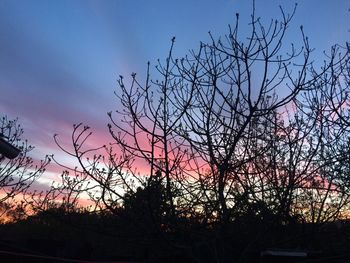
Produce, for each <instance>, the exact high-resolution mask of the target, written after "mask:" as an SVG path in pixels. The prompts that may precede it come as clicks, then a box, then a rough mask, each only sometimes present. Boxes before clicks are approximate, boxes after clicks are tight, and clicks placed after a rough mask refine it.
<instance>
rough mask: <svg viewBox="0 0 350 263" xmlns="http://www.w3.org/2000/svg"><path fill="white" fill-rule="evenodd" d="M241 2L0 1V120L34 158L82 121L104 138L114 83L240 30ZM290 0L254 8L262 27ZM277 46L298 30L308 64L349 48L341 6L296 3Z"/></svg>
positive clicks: (330, 1) (310, 0) (312, 0)
mask: <svg viewBox="0 0 350 263" xmlns="http://www.w3.org/2000/svg"><path fill="white" fill-rule="evenodd" d="M251 3H252V1H247V0H176V1H174V0H172V1H171V0H147V1H146V0H114V1H112V0H109V1H107V0H94V1H92V0H85V1H77V0H69V1H68V0H60V1H58V0H57V1H54V0H51V1H49V0H46V1H43V0H42V1H38V0H22V1H19V0H0V92H1V93H0V113H1V114H6V115H8V116H9V117H10V118H15V117H18V118H19V120H20V122H21V123H22V124H23V127H24V129H25V137H26V138H28V140H29V141H30V143H32V144H33V145H34V146H36V152H34V154H35V155H36V157H37V158H40V157H41V158H42V157H43V156H44V154H50V153H56V152H57V147H55V145H54V143H53V135H54V134H55V133H58V134H61V135H62V136H63V137H64V136H65V135H69V134H70V132H71V130H72V129H71V127H72V125H73V124H74V123H79V122H84V123H86V124H88V125H89V126H91V127H93V128H94V130H95V131H96V133H97V134H99V136H108V135H107V129H106V125H107V122H108V118H107V114H106V113H107V112H108V111H111V110H114V109H116V108H118V102H117V100H116V98H115V97H114V95H113V92H114V91H115V90H116V89H117V88H118V87H117V83H116V80H117V78H118V76H119V75H125V76H128V75H130V74H131V73H132V72H137V73H138V75H140V77H141V78H142V76H144V73H145V70H146V64H147V61H150V62H151V63H156V60H157V59H158V58H160V59H163V58H165V57H166V55H167V52H168V49H169V46H170V39H171V38H172V37H173V36H176V46H175V54H176V55H177V56H179V57H181V56H184V55H186V53H187V51H188V50H189V49H195V48H196V47H197V46H198V44H199V41H205V40H208V31H211V32H212V33H213V34H214V36H220V35H224V34H225V32H227V25H228V24H233V23H234V19H235V13H237V12H238V13H240V17H241V20H242V22H241V25H242V35H244V34H245V33H249V32H245V31H246V30H247V26H246V23H247V22H248V20H249V17H250V13H251V9H252V5H251ZM294 3H295V2H294V1H277V0H256V13H257V15H258V16H261V17H262V19H263V21H264V22H266V23H268V22H269V21H270V20H271V19H272V18H280V12H279V5H282V6H283V7H284V9H285V10H286V12H287V13H288V12H291V11H292V9H293V6H294ZM297 3H298V8H297V13H296V15H295V18H294V20H293V22H292V24H291V28H290V31H289V35H287V38H286V42H287V44H288V42H294V43H295V44H296V45H297V46H298V45H299V43H300V40H301V35H300V30H299V26H300V25H303V26H304V29H305V32H306V34H307V35H308V36H309V38H310V44H311V46H312V47H314V48H315V49H316V51H315V56H314V58H315V60H317V59H320V60H323V58H322V51H323V50H329V48H330V46H331V45H332V44H335V43H341V44H344V43H345V41H347V40H349V36H350V33H349V30H350V23H349V21H350V12H349V9H350V2H349V1H348V0H336V1H334V0H307V1H306V0H305V1H297Z"/></svg>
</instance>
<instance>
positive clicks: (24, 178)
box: [0, 116, 49, 220]
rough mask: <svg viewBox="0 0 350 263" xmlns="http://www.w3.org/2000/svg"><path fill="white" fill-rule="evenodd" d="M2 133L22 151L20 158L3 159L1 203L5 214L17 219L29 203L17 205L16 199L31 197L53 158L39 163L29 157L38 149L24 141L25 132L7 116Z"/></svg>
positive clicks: (0, 127) (0, 165)
mask: <svg viewBox="0 0 350 263" xmlns="http://www.w3.org/2000/svg"><path fill="white" fill-rule="evenodd" d="M0 133H1V134H2V136H5V138H6V140H7V141H8V142H9V143H10V144H12V145H14V146H15V147H17V148H18V149H20V150H21V153H20V154H19V156H18V157H17V158H14V159H6V158H4V156H1V158H0V192H1V193H0V203H1V205H2V206H3V207H4V209H1V213H3V215H5V216H7V217H10V218H12V219H13V220H16V219H20V218H21V215H20V214H25V210H24V209H23V206H24V205H25V204H24V203H21V202H19V203H18V204H17V205H18V206H17V205H16V204H15V201H16V200H15V198H16V197H18V196H19V199H21V198H23V196H21V195H25V194H27V192H28V190H30V186H31V185H32V184H33V183H34V182H35V181H36V180H37V179H38V178H39V177H40V176H41V175H42V174H43V173H44V171H45V167H46V165H47V164H48V162H49V159H48V158H46V159H45V160H43V161H39V162H35V161H34V160H33V159H32V158H31V157H30V156H29V153H30V151H32V150H33V148H34V147H33V146H31V145H29V144H28V142H27V140H24V139H23V138H22V136H23V129H22V127H21V126H20V124H19V123H18V120H17V119H14V120H10V119H8V118H7V117H6V116H3V117H2V118H1V119H0ZM5 202H7V203H6V204H5ZM20 211H21V213H20ZM6 214H7V215H6ZM17 217H20V218H17Z"/></svg>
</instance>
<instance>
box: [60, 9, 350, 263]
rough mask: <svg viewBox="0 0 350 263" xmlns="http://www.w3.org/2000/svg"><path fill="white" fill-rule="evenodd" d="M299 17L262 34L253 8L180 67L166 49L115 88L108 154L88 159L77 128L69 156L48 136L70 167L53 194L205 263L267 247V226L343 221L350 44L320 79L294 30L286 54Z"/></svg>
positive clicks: (85, 134) (97, 152)
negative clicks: (244, 28) (245, 21)
mask: <svg viewBox="0 0 350 263" xmlns="http://www.w3.org/2000/svg"><path fill="white" fill-rule="evenodd" d="M294 12H295V9H294V10H293V11H292V13H291V14H286V13H285V12H284V11H283V9H281V20H280V21H277V20H274V21H271V23H270V24H268V25H267V26H264V25H263V24H262V22H261V20H260V18H259V17H257V16H256V15H255V10H254V9H253V13H252V16H251V20H250V24H249V25H250V32H249V34H248V36H247V37H242V36H241V35H242V32H241V31H240V27H239V16H238V14H237V16H236V24H235V25H234V26H233V27H229V31H228V34H227V35H225V36H223V37H221V38H218V39H215V38H214V36H213V35H212V34H211V33H210V38H211V40H210V41H209V43H203V42H202V43H200V46H199V48H198V50H197V51H194V50H192V51H190V54H189V55H187V56H185V57H184V58H182V59H176V58H174V57H173V49H174V43H175V38H173V39H172V42H171V47H170V50H169V54H168V56H167V58H166V59H165V62H164V63H162V62H160V61H158V64H157V66H156V67H155V73H154V72H152V68H151V66H150V63H148V67H147V74H146V78H145V80H144V83H143V82H142V81H141V80H139V78H138V77H137V76H136V74H135V73H133V74H132V75H131V79H129V80H126V79H125V78H123V77H122V76H120V78H119V80H118V85H119V89H118V90H117V91H116V95H117V98H118V102H119V105H121V108H118V110H117V111H116V112H115V113H113V112H110V113H108V115H109V117H110V123H109V124H108V128H109V131H110V134H111V136H112V138H113V143H111V144H110V145H108V146H106V145H104V146H102V147H100V148H97V149H90V148H88V147H87V144H86V141H87V140H88V139H89V137H90V135H91V132H90V131H89V127H84V126H82V125H81V124H79V125H75V126H74V128H73V134H72V147H71V148H70V149H68V148H64V147H63V146H62V145H61V144H60V143H59V141H58V139H57V137H56V142H57V144H58V145H59V147H61V149H62V150H63V151H65V152H66V153H67V154H69V155H71V156H74V157H75V158H76V159H77V161H78V164H79V167H77V168H67V172H66V173H67V174H66V175H69V174H68V172H71V173H73V174H74V182H73V181H69V180H64V181H63V184H62V187H61V189H65V190H67V193H74V194H73V196H74V197H78V196H79V195H80V194H82V193H85V194H88V195H89V197H90V199H91V201H92V202H94V208H95V209H96V211H97V210H98V211H102V210H105V211H109V212H111V213H112V214H114V215H118V216H120V215H123V216H124V217H131V218H133V220H131V221H134V223H135V225H138V227H140V228H142V229H145V228H150V229H152V230H154V232H152V233H158V234H159V236H158V237H157V238H159V243H161V241H164V240H166V241H167V242H168V243H167V244H169V246H170V247H172V248H174V249H175V250H176V249H178V250H180V251H182V252H184V251H186V253H187V255H190V256H191V258H192V259H193V260H197V261H204V262H207V261H209V262H214V261H215V262H228V261H229V260H230V259H231V258H232V257H236V258H239V255H241V259H242V260H243V258H244V256H246V255H247V253H248V252H247V251H249V249H251V248H252V247H254V245H255V244H259V246H264V245H268V244H269V243H268V242H266V243H265V244H263V242H262V239H263V237H264V236H266V231H267V230H268V229H269V228H271V227H272V226H276V225H278V226H279V227H284V226H289V225H294V224H296V223H305V222H312V223H315V224H320V223H325V222H329V221H333V220H336V219H339V218H341V217H342V216H343V215H344V211H345V209H346V208H348V204H349V201H350V199H349V198H350V191H349V190H350V189H349V187H348V186H349V179H348V176H347V173H348V168H349V167H348V156H347V155H348V151H349V150H348V149H349V145H348V144H349V142H348V138H349V115H348V110H347V107H348V88H349V83H348V82H349V81H348V80H349V77H348V76H349V46H347V47H346V48H343V49H342V48H340V47H339V46H334V47H333V48H332V49H331V54H330V55H329V56H328V57H326V62H325V63H324V65H323V66H322V67H321V68H320V69H316V68H315V66H313V64H312V48H311V47H310V46H309V42H308V38H307V37H306V36H305V34H304V32H303V28H302V27H301V33H300V35H301V36H300V38H301V47H299V48H297V47H295V46H294V45H291V46H289V47H287V46H286V45H285V43H284V39H285V36H286V34H287V31H288V27H289V25H290V22H291V20H292V18H293V16H294ZM341 51H343V54H342V52H341ZM152 76H154V77H152ZM345 156H346V157H345ZM71 196H72V195H71ZM66 200H68V199H66ZM74 200H76V198H74ZM242 222H246V223H244V224H242ZM247 222H250V223H249V224H248V223H247ZM240 227H241V228H240ZM246 232H249V235H246V236H244V235H245V233H246ZM184 233H185V234H184ZM181 234H183V236H182V237H180V235H181ZM184 236H186V237H185V238H184ZM237 236H242V240H244V242H238V241H237ZM273 240H274V239H273V238H271V240H270V241H271V242H273ZM271 244H273V243H271ZM203 248H205V250H206V253H204V254H203V253H202V254H201V253H199V252H198V251H199V250H203ZM203 255H205V256H204V258H203Z"/></svg>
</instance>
